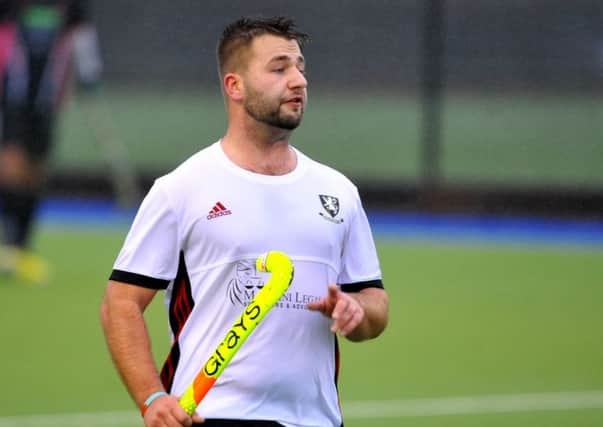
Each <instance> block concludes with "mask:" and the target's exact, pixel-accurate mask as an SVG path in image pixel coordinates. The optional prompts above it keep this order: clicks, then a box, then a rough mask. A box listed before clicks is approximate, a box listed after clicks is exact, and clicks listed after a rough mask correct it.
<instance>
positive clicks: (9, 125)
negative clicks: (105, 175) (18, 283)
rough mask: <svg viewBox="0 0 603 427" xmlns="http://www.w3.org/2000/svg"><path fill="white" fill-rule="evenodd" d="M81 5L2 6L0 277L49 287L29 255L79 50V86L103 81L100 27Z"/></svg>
mask: <svg viewBox="0 0 603 427" xmlns="http://www.w3.org/2000/svg"><path fill="white" fill-rule="evenodd" d="M87 9H88V8H87V2H85V1H82V0H11V1H4V2H2V4H1V5H0V94H1V99H2V103H1V113H2V114H1V120H0V122H1V126H2V138H1V139H0V274H3V273H4V274H6V273H8V274H10V275H13V276H16V277H17V278H19V279H24V280H26V281H29V282H43V281H45V279H46V276H47V267H46V264H45V263H44V261H43V260H41V259H40V258H39V257H37V256H36V255H34V254H33V253H32V252H31V251H30V248H29V246H30V239H31V234H32V228H33V225H34V222H35V215H36V210H37V206H38V204H39V201H40V198H41V195H42V191H43V188H44V181H45V174H46V170H45V169H46V163H47V160H48V156H49V152H50V149H51V146H52V142H53V133H54V129H55V125H56V122H57V121H56V113H57V110H58V106H59V103H60V100H61V98H62V95H63V94H64V91H65V86H66V85H65V83H66V82H67V80H68V78H69V72H68V71H69V69H70V67H69V62H70V60H71V52H72V51H73V53H74V54H75V55H74V59H75V62H76V67H77V72H78V73H77V77H78V80H79V82H80V83H83V84H84V86H86V87H90V86H91V85H93V84H94V83H95V82H96V81H97V80H98V78H99V75H100V67H101V64H100V57H99V55H98V46H97V38H96V32H95V30H94V27H93V26H92V24H91V23H90V21H89V19H88V12H87Z"/></svg>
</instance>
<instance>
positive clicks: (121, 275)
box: [109, 270, 170, 289]
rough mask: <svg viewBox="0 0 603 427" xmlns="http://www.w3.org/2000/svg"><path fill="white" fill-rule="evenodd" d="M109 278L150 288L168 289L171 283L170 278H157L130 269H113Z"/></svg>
mask: <svg viewBox="0 0 603 427" xmlns="http://www.w3.org/2000/svg"><path fill="white" fill-rule="evenodd" d="M109 280H115V281H116V282H123V283H128V284H130V285H136V286H142V287H143V288H149V289H166V288H167V287H168V285H169V284H170V281H169V280H163V279H156V278H154V277H149V276H143V275H142V274H136V273H130V272H129V271H122V270H113V271H112V272H111V276H109Z"/></svg>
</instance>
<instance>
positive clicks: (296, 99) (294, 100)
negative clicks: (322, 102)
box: [285, 96, 304, 106]
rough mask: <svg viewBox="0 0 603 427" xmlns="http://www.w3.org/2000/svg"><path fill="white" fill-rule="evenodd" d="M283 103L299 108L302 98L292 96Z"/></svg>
mask: <svg viewBox="0 0 603 427" xmlns="http://www.w3.org/2000/svg"><path fill="white" fill-rule="evenodd" d="M285 103H286V104H291V105H294V106H301V105H303V103H304V97H303V96H294V97H291V98H289V99H287V100H286V101H285Z"/></svg>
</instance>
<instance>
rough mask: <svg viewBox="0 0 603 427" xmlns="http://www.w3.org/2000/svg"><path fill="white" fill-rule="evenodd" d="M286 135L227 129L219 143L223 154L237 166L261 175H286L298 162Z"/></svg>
mask: <svg viewBox="0 0 603 427" xmlns="http://www.w3.org/2000/svg"><path fill="white" fill-rule="evenodd" d="M289 134H290V132H286V135H285V136H284V137H283V136H282V135H271V136H267V135H257V134H249V133H246V134H244V135H242V134H239V133H236V132H232V131H231V129H229V131H227V132H226V135H224V137H223V138H222V141H221V144H222V149H223V150H224V153H225V154H226V157H228V158H229V159H230V160H231V161H232V162H233V163H234V164H236V165H237V166H239V167H240V168H243V169H246V170H248V171H251V172H254V173H259V174H263V175H285V174H288V173H290V172H292V171H293V170H294V169H295V167H296V166H297V156H296V155H295V151H294V150H293V149H292V148H291V146H290V145H289Z"/></svg>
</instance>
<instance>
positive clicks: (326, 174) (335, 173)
mask: <svg viewBox="0 0 603 427" xmlns="http://www.w3.org/2000/svg"><path fill="white" fill-rule="evenodd" d="M297 151H298V153H299V155H300V156H301V158H302V159H303V161H305V162H307V164H308V166H309V168H310V169H311V171H312V174H313V175H314V176H316V177H318V178H319V179H321V180H329V181H331V182H334V183H337V184H338V185H343V186H345V187H349V188H350V189H355V188H356V185H355V184H354V183H353V182H352V180H351V179H350V178H348V177H347V176H346V175H345V174H344V173H343V172H341V171H339V170H337V169H336V168H335V167H333V166H331V165H328V164H326V163H322V162H320V161H318V160H315V159H312V158H310V157H308V156H307V155H305V154H303V153H302V152H300V151H299V150H297Z"/></svg>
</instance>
